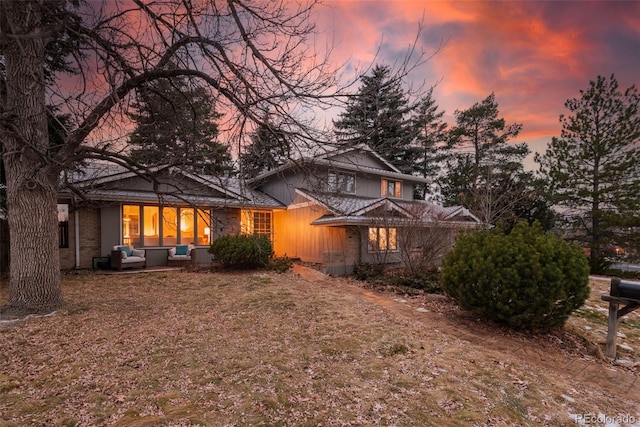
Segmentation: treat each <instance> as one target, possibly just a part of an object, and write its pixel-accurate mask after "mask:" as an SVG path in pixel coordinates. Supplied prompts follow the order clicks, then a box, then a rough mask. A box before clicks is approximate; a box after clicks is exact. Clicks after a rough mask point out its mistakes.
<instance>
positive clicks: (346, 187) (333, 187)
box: [327, 172, 356, 194]
mask: <svg viewBox="0 0 640 427" xmlns="http://www.w3.org/2000/svg"><path fill="white" fill-rule="evenodd" d="M327 189H328V190H329V191H340V192H342V193H351V194H352V193H355V192H356V176H355V174H352V173H345V172H329V176H328V177H327Z"/></svg>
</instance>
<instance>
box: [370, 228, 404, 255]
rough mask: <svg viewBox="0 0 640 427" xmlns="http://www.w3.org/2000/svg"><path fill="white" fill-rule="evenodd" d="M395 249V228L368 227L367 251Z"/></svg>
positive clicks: (396, 235)
mask: <svg viewBox="0 0 640 427" xmlns="http://www.w3.org/2000/svg"><path fill="white" fill-rule="evenodd" d="M397 250H398V231H397V230H396V229H395V228H387V227H369V252H378V251H397Z"/></svg>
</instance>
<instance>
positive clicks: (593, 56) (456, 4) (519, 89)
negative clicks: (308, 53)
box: [317, 0, 640, 151]
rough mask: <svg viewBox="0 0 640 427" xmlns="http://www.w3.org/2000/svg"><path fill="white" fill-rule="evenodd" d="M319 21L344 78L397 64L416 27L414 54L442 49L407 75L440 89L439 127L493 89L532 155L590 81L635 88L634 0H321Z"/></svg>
mask: <svg viewBox="0 0 640 427" xmlns="http://www.w3.org/2000/svg"><path fill="white" fill-rule="evenodd" d="M317 17H318V29H319V30H320V31H322V34H324V35H326V37H327V39H328V40H329V41H328V43H330V44H332V45H333V46H334V48H333V50H334V51H333V56H332V58H333V60H334V61H336V62H340V61H342V62H346V63H347V69H346V70H345V78H349V77H350V78H353V77H354V74H353V70H355V69H356V68H358V69H360V70H361V69H362V68H363V67H366V66H367V65H368V64H371V62H372V61H374V62H375V63H380V64H388V65H393V64H394V63H397V62H398V61H401V60H402V58H403V57H405V56H406V52H407V50H408V48H409V47H410V45H411V44H412V43H413V41H414V40H415V39H416V35H417V34H418V28H419V26H420V23H421V22H422V24H423V28H422V32H421V33H420V35H419V39H418V42H417V46H416V48H417V49H418V50H419V51H420V50H422V51H424V52H425V53H426V54H427V55H431V54H432V53H433V52H434V51H435V50H436V49H437V48H438V46H440V45H443V47H442V49H441V50H440V52H438V53H437V54H436V55H435V56H434V57H433V58H431V59H430V60H429V61H428V62H427V63H425V64H424V65H422V66H421V67H419V68H418V69H416V70H414V72H413V73H412V75H411V78H412V79H413V80H414V81H415V82H418V83H420V82H423V81H424V82H426V84H427V85H428V86H431V85H433V84H436V83H438V84H437V86H436V88H435V90H434V95H435V98H436V100H437V102H438V104H439V105H440V108H441V109H444V110H445V111H446V115H445V118H446V120H447V121H448V122H449V123H451V122H453V112H454V111H455V110H456V109H466V108H468V107H470V106H472V105H473V104H474V103H476V102H479V101H481V100H483V99H484V98H486V97H487V96H488V95H489V94H490V93H491V92H494V93H495V96H496V100H497V102H498V104H499V108H500V113H501V115H502V116H503V117H504V118H505V119H506V120H507V123H513V122H518V123H522V124H523V130H522V132H521V134H520V137H519V138H518V139H519V140H520V141H527V142H528V143H529V144H530V146H531V148H532V150H533V151H543V150H544V148H545V146H546V143H547V142H548V141H549V140H550V139H551V137H552V136H555V135H559V134H560V128H561V127H560V124H559V121H558V117H559V115H560V114H562V113H566V112H567V111H566V109H565V108H564V102H565V101H566V100H567V99H568V98H574V97H579V96H580V95H579V90H580V89H587V88H588V87H589V81H590V80H593V79H595V78H596V77H597V76H598V75H604V76H607V77H608V76H610V75H611V74H615V75H616V77H617V79H618V82H619V83H620V87H621V88H622V89H626V88H627V87H629V86H631V85H632V84H638V83H640V78H639V76H640V2H637V1H508V2H507V1H505V2H502V1H411V0H396V1H391V0H389V1H384V0H377V1H366V0H350V1H347V0H325V1H324V4H322V5H321V6H320V7H319V8H318V9H317ZM376 52H378V56H377V57H375V54H376ZM350 71H351V72H352V75H351V76H349V72H350Z"/></svg>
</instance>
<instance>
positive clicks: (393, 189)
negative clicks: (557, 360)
mask: <svg viewBox="0 0 640 427" xmlns="http://www.w3.org/2000/svg"><path fill="white" fill-rule="evenodd" d="M380 194H381V195H382V197H395V198H397V199H399V198H401V197H402V181H394V180H391V179H386V178H382V185H381V189H380Z"/></svg>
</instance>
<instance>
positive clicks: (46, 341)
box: [0, 266, 640, 427]
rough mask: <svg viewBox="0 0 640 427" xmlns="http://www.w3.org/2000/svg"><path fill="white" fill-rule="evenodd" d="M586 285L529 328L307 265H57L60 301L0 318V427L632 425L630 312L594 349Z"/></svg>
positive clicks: (635, 399) (634, 338) (603, 285)
mask: <svg viewBox="0 0 640 427" xmlns="http://www.w3.org/2000/svg"><path fill="white" fill-rule="evenodd" d="M591 286H592V292H591V297H590V299H589V301H588V302H587V304H586V305H585V306H584V307H583V308H582V309H581V310H580V311H579V312H577V313H576V315H574V316H572V318H571V319H570V321H569V322H568V324H567V326H566V328H565V329H563V330H561V331H556V332H554V333H551V334H544V335H534V336H531V335H527V334H522V333H515V332H512V331H509V330H506V329H504V328H501V327H498V326H495V325H490V324H487V323H486V322H482V321H479V320H478V319H477V318H475V317H474V316H472V315H469V314H467V313H465V312H462V311H460V310H459V309H457V307H456V306H455V305H453V304H452V303H451V302H450V301H448V300H447V299H446V298H444V297H441V296H435V295H418V296H411V297H408V296H400V295H397V294H389V293H383V292H379V291H374V290H371V289H368V288H367V287H366V286H364V285H363V284H362V283H360V282H356V281H353V280H350V279H342V278H332V277H328V276H325V275H323V274H321V273H319V272H317V271H315V270H312V269H309V268H306V267H301V266H296V268H295V269H294V271H293V272H290V273H286V274H276V273H264V272H253V273H251V272H249V273H245V274H233V273H194V272H189V273H187V272H156V273H142V274H125V275H109V276H106V275H93V274H89V275H86V276H67V277H65V278H64V279H63V292H64V295H65V299H66V300H67V301H68V302H69V303H70V305H69V307H68V308H67V309H66V310H62V311H61V312H59V313H56V314H55V315H53V316H47V317H38V318H30V319H27V320H24V321H21V322H18V323H8V322H5V323H3V324H2V325H0V359H1V360H2V363H1V364H0V426H2V427H4V426H50V425H56V426H57V425H62V426H96V425H97V426H197V425H200V426H236V425H237V426H254V425H268V426H273V425H283V426H290V425H296V426H298V425H303V426H306V425H308V426H312V425H313V426H317V425H322V426H355V425H358V426H360V425H388V426H411V425H433V426H443V425H445V426H468V425H472V426H522V425H525V426H538V425H549V426H571V425H607V426H615V425H619V426H625V425H627V426H640V410H639V409H638V408H639V407H640V366H639V365H638V361H639V360H640V357H638V348H640V317H639V314H640V313H638V312H634V313H632V314H630V315H629V316H627V317H626V318H625V320H624V321H621V323H620V337H619V342H618V344H619V345H620V348H619V354H620V356H621V359H620V360H616V361H612V360H608V359H607V358H604V357H602V351H603V350H604V342H605V337H606V307H607V306H606V303H604V302H603V301H601V300H600V296H601V295H602V294H605V293H606V292H607V290H608V286H609V284H608V282H607V281H606V280H593V281H592V282H591ZM6 295H7V286H6V283H3V284H2V286H0V297H2V298H6Z"/></svg>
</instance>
